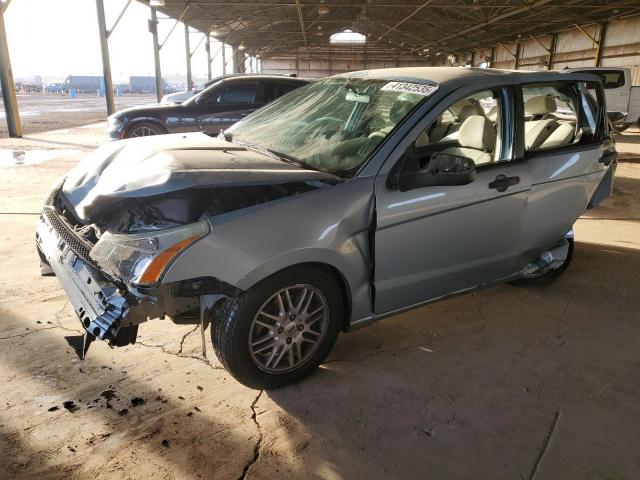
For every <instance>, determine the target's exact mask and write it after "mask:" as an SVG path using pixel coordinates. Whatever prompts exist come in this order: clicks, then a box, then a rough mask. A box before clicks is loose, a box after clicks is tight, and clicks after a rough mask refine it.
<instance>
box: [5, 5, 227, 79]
mask: <svg viewBox="0 0 640 480" xmlns="http://www.w3.org/2000/svg"><path fill="white" fill-rule="evenodd" d="M104 4H105V14H106V18H107V28H111V25H113V22H114V21H115V19H116V17H117V16H118V14H119V13H120V11H121V10H122V8H123V7H124V5H125V4H126V0H104ZM149 16H150V14H149V7H147V6H145V5H142V4H141V3H139V2H137V1H133V2H131V5H129V8H128V9H127V11H126V13H125V14H124V16H123V17H122V19H121V20H120V23H118V26H117V27H116V29H115V31H114V32H113V34H112V35H111V36H110V37H109V54H110V57H111V71H112V76H113V80H114V83H120V82H125V83H126V82H127V81H128V78H129V76H131V75H153V74H154V65H153V43H152V37H151V33H149V31H148V27H147V20H148V19H149ZM159 16H160V17H162V15H160V14H159ZM174 23H175V20H160V22H159V25H158V32H159V37H160V42H162V41H163V40H164V38H165V37H166V35H167V33H168V32H169V30H170V29H171V27H172V25H173V24H174ZM5 27H6V30H7V41H8V43H9V53H10V56H11V66H12V68H13V75H14V77H15V78H19V77H27V76H30V75H40V76H41V77H42V78H43V81H45V82H47V81H61V80H63V79H64V78H65V77H66V76H68V75H70V74H73V75H102V59H101V56H100V40H99V36H98V20H97V11H96V2H95V1H94V0H13V1H12V2H11V4H10V5H9V8H8V9H7V12H6V13H5ZM202 36H203V34H202V33H199V32H198V33H196V32H195V31H193V33H191V36H190V43H191V49H192V50H193V49H194V48H195V47H196V45H197V44H198V42H199V41H200V39H201V38H202ZM219 46H220V44H219V43H218V42H215V41H213V39H212V42H211V55H212V56H214V55H215V54H216V53H218V51H219ZM228 53H229V55H227V59H228V58H230V57H231V55H230V49H229V51H228ZM160 59H161V65H162V75H163V76H164V77H169V78H168V79H171V80H172V78H170V77H173V76H176V75H179V76H181V77H185V76H186V60H185V49H184V26H183V25H182V24H179V25H178V26H177V27H176V29H175V30H174V31H173V33H172V34H171V37H169V40H168V41H167V43H166V45H165V46H164V47H163V48H162V50H161V51H160ZM212 67H213V75H214V76H215V75H216V74H218V75H219V74H222V61H221V55H220V54H218V55H217V58H216V59H215V60H214V62H213V63H212ZM191 68H192V72H193V76H194V80H197V79H200V80H201V79H205V78H206V76H207V60H206V53H205V49H204V43H203V44H201V45H200V46H199V48H198V50H197V51H196V52H195V54H194V55H193V57H192V59H191Z"/></svg>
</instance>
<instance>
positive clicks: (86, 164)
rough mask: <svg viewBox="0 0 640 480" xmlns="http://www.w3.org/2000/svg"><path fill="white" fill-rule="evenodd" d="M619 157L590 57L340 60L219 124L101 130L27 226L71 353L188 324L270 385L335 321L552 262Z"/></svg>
mask: <svg viewBox="0 0 640 480" xmlns="http://www.w3.org/2000/svg"><path fill="white" fill-rule="evenodd" d="M616 163H617V153H616V150H615V145H614V142H613V137H612V134H611V129H610V125H609V123H608V121H607V118H606V107H605V103H604V95H603V89H602V83H601V81H600V80H599V79H598V77H595V76H592V75H588V74H579V73H570V72H568V73H564V72H515V71H500V70H490V69H473V68H471V69H463V68H401V69H384V70H370V71H364V72H353V73H348V74H342V75H337V76H334V77H330V78H327V79H324V80H320V81H318V82H315V83H313V84H309V85H306V86H304V87H302V88H300V89H297V90H295V91H294V92H292V93H290V94H289V95H286V96H284V97H282V98H280V99H278V100H276V101H275V102H273V103H272V104H270V105H268V106H266V107H264V108H262V109H261V110H259V111H257V112H255V113H253V114H252V115H250V116H248V117H246V118H245V119H244V120H242V121H241V122H239V123H237V124H236V125H234V126H233V127H232V128H230V129H228V130H226V131H224V132H222V133H221V134H220V135H219V136H218V137H211V136H208V135H206V134H204V133H193V134H174V135H163V136H158V137H145V138H137V139H131V140H125V141H122V142H113V143H108V144H105V145H103V146H102V147H100V148H98V149H97V150H95V151H94V152H92V153H91V154H90V155H89V156H88V157H87V158H86V159H85V160H83V161H82V162H81V163H80V164H78V165H77V166H76V167H75V168H74V169H73V170H72V171H71V172H70V173H69V174H68V175H67V176H66V177H65V178H64V179H63V180H62V181H61V182H60V183H59V185H57V186H56V187H55V188H54V189H52V191H51V192H50V193H49V194H48V196H47V198H46V200H45V202H44V206H43V210H42V216H41V221H40V224H39V226H38V229H37V235H36V237H37V244H38V250H39V253H40V258H41V260H42V265H43V268H51V269H52V270H53V272H54V273H55V275H56V276H57V277H58V279H59V281H60V283H61V284H62V286H63V287H64V290H65V292H66V294H67V295H68V297H69V299H70V302H71V304H72V305H73V308H74V309H75V312H76V313H77V315H78V318H79V321H80V323H81V324H82V326H83V328H84V330H85V331H86V334H85V353H86V348H87V347H88V345H89V343H90V342H91V341H92V340H94V339H96V338H97V339H100V340H105V341H107V342H109V344H110V345H111V346H122V345H128V344H132V343H135V341H136V337H137V333H138V327H139V325H140V324H141V323H143V322H146V321H148V320H152V319H160V320H155V321H161V320H164V321H173V322H175V323H178V324H184V323H193V324H199V325H200V326H201V332H202V334H203V337H202V338H203V341H204V332H205V330H206V328H208V327H210V332H211V337H212V343H213V346H214V350H215V352H216V354H217V356H218V358H219V360H220V362H221V363H222V365H223V366H224V367H225V368H226V369H227V370H228V371H229V372H230V373H231V374H232V375H233V376H234V377H235V378H236V379H237V380H239V381H240V382H242V383H244V384H245V385H247V386H249V387H253V388H275V387H279V386H282V385H285V384H287V383H290V382H292V381H295V380H297V379H299V378H301V377H303V376H305V375H307V374H309V373H310V372H311V371H313V370H314V369H315V368H316V367H317V366H318V365H319V364H320V363H321V362H322V361H323V360H324V359H325V357H326V356H327V355H328V353H329V351H330V350H331V348H332V346H333V344H334V342H335V341H336V338H337V336H338V334H339V332H341V331H345V332H346V331H351V330H354V329H356V328H358V327H361V326H363V325H367V324H370V323H371V322H374V321H376V320H379V319H382V318H385V317H388V316H390V315H393V314H395V313H398V312H401V311H404V310H407V309H410V308H414V307H417V306H420V305H424V304H426V303H429V302H434V301H437V300H440V299H443V298H447V297H449V296H452V295H459V294H463V293H466V292H471V291H473V290H476V289H479V288H484V287H487V286H490V285H494V284H497V283H502V282H519V283H523V284H544V283H549V282H551V281H553V280H554V279H556V278H557V277H558V276H559V275H561V274H562V272H563V271H565V270H566V268H567V267H568V266H569V264H570V262H571V259H572V255H573V249H574V239H573V231H572V225H573V223H574V222H575V221H576V219H577V218H578V217H579V216H580V215H581V214H582V213H583V212H584V210H585V209H587V208H592V207H594V206H595V205H597V204H598V203H599V202H601V201H602V200H603V199H605V198H607V197H608V196H609V195H610V194H611V191H612V188H613V178H614V172H615V168H616ZM149 328H151V326H149ZM203 348H204V344H203ZM203 353H204V352H203Z"/></svg>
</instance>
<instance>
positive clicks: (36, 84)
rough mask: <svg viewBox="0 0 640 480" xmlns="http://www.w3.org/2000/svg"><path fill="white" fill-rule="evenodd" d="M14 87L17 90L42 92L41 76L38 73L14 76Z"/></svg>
mask: <svg viewBox="0 0 640 480" xmlns="http://www.w3.org/2000/svg"><path fill="white" fill-rule="evenodd" d="M14 87H15V89H16V91H18V92H25V93H33V92H42V77H41V76H40V75H29V76H26V77H16V78H15V79H14Z"/></svg>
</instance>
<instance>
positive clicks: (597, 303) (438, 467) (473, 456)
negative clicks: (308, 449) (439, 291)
mask: <svg viewBox="0 0 640 480" xmlns="http://www.w3.org/2000/svg"><path fill="white" fill-rule="evenodd" d="M638 271H640V250H636V249H628V248H620V247H611V246H607V245H597V244H585V243H577V245H576V254H575V259H574V262H573V264H572V265H571V267H570V268H569V269H568V270H567V272H566V273H565V274H564V275H563V276H562V277H561V278H560V279H559V280H558V281H557V282H556V283H554V284H552V285H550V286H545V287H536V288H534V287H529V288H525V287H515V286H510V285H505V286H500V287H497V288H493V289H490V290H486V291H483V292H481V293H477V294H475V295H471V294H468V295H465V296H461V297H458V298H454V299H450V300H446V301H443V302H440V303H437V304H433V305H431V306H428V307H423V308H419V309H416V310H414V311H412V312H406V313H404V314H401V315H397V316H394V317H391V318H389V319H387V320H384V321H381V322H380V323H376V324H374V325H372V326H371V327H369V328H367V329H362V330H358V331H356V332H353V333H350V334H347V335H342V336H341V338H340V339H339V341H338V344H337V345H336V348H335V349H334V352H333V354H332V355H331V356H330V357H329V359H328V360H327V361H326V362H325V364H324V365H323V366H322V367H321V368H320V369H319V370H318V371H317V373H316V374H314V375H312V376H311V377H310V378H309V379H307V380H304V381H302V382H300V383H298V384H295V385H292V386H289V387H285V388H282V389H278V390H274V391H272V392H269V395H270V397H271V399H272V400H273V401H274V402H276V403H277V404H278V406H279V407H280V408H281V409H283V410H284V411H286V412H287V413H288V414H289V415H291V416H293V417H294V418H295V419H296V420H297V422H298V423H299V424H300V426H299V427H298V428H299V429H301V430H303V431H304V432H306V434H307V435H308V436H309V437H310V438H311V439H313V440H312V441H313V442H314V443H315V448H314V450H313V451H314V452H322V456H321V457H320V458H319V459H318V458H317V457H316V456H315V455H311V454H309V455H308V456H303V460H304V463H305V464H307V465H308V466H309V468H310V469H311V471H315V470H318V469H321V468H322V466H323V464H326V465H331V466H332V467H333V469H334V470H335V471H336V472H339V473H340V476H341V477H342V478H371V477H376V476H389V477H392V478H409V477H414V478H415V477H416V476H419V477H422V476H425V475H426V474H427V472H428V475H429V476H430V477H433V478H496V476H501V475H502V476H504V477H506V478H509V477H510V478H513V477H519V476H523V475H526V476H527V477H528V475H529V473H530V472H531V471H532V468H533V465H534V462H535V458H536V457H535V454H534V453H533V452H536V451H539V450H540V448H541V446H542V445H543V442H544V439H545V437H546V436H548V435H549V427H550V425H551V423H552V422H553V420H554V414H555V413H554V412H557V411H559V410H569V411H570V412H571V415H572V416H573V417H574V418H577V419H582V418H584V419H585V420H584V425H583V424H580V423H578V424H576V423H575V422H569V423H567V424H564V425H563V427H562V428H563V438H564V439H567V438H571V439H574V440H573V444H576V445H579V446H581V448H582V449H583V450H584V451H582V452H580V453H579V454H578V453H576V452H573V451H572V452H571V454H574V453H575V455H578V456H579V457H580V458H581V460H580V461H578V459H577V458H574V460H575V467H567V466H566V465H564V464H563V462H564V460H566V461H567V462H568V463H569V464H570V465H571V459H572V458H573V457H571V454H569V453H567V458H565V459H564V460H563V459H562V458H560V459H555V460H554V459H550V460H547V463H548V465H546V466H545V471H546V472H553V471H554V467H553V466H552V465H554V463H553V462H554V461H556V462H559V463H556V464H555V465H556V466H557V468H558V470H555V471H557V472H559V471H563V470H562V469H565V470H566V469H567V468H569V470H570V471H569V473H568V474H567V475H563V476H564V478H577V477H579V476H580V475H579V472H582V471H584V470H581V468H582V467H585V468H590V467H591V466H594V468H595V466H597V465H598V462H602V461H605V460H602V458H599V459H595V457H594V459H593V461H592V462H591V463H590V461H589V452H592V453H594V454H595V453H596V450H599V448H598V447H597V445H599V444H600V443H601V442H604V443H605V444H606V443H607V442H612V444H611V445H610V446H611V449H610V450H608V451H607V452H606V453H605V454H603V455H604V457H606V461H610V462H612V463H611V464H616V465H621V466H622V465H628V464H629V463H630V462H631V460H629V459H631V458H633V454H632V450H633V449H629V448H627V447H624V445H623V444H624V441H629V440H630V438H632V437H633V435H635V434H634V433H633V432H634V427H633V426H631V425H629V426H625V425H624V423H625V420H624V418H628V417H627V415H631V414H632V412H631V410H633V408H631V410H629V408H630V407H623V406H622V405H621V404H620V403H617V404H618V405H620V407H619V408H618V409H617V410H616V411H615V414H613V413H612V416H614V417H616V418H615V419H611V418H608V415H604V414H603V413H602V412H599V411H598V408H601V407H599V406H598V402H599V400H598V399H597V398H599V397H597V395H596V392H598V391H606V392H608V393H607V395H609V397H608V398H609V399H610V401H612V402H624V401H626V400H624V399H625V398H627V395H635V397H631V398H636V399H637V398H640V386H639V384H635V385H634V386H633V387H631V386H630V385H629V382H630V381H631V382H632V381H633V380H632V379H631V378H630V377H629V376H631V377H635V378H638V377H639V375H637V374H635V373H633V372H632V371H630V370H628V369H627V368H631V367H630V366H631V365H632V364H633V365H635V366H636V367H634V368H637V367H638V366H640V360H639V358H638V356H637V351H636V348H637V345H636V344H637V342H636V341H635V339H637V338H640V325H639V324H638V322H637V312H638V311H640V285H639V284H638V283H637V272H638ZM613 325H615V327H614V328H612V327H613ZM634 352H636V353H634ZM595 359H597V360H595ZM594 362H595V363H594ZM624 365H628V367H625V366H624ZM635 371H637V370H635ZM620 384H624V385H629V388H631V390H630V391H626V392H622V391H619V390H618V392H616V391H615V390H616V388H617V387H616V385H620ZM632 392H633V393H632ZM590 395H594V397H591V398H589V396H590ZM309 399H311V401H309ZM587 419H588V420H587ZM589 423H591V425H590V426H589V427H586V426H585V425H586V424H589ZM608 425H609V426H610V425H615V427H614V428H610V429H608V430H607V428H608ZM581 435H582V437H581ZM603 436H604V437H603ZM605 437H606V438H605ZM569 443H571V442H569ZM613 443H615V444H616V447H617V446H618V445H619V444H621V445H622V446H621V447H620V448H623V449H624V450H625V452H624V453H623V452H615V449H614V447H613ZM556 448H558V447H556ZM566 448H568V447H566ZM578 450H580V448H579V449H578ZM598 453H601V452H598ZM626 454H629V455H630V457H628V458H626V459H625V457H624V455H626ZM582 455H583V456H582ZM505 462H506V463H505ZM581 462H583V464H582V467H580V468H579V467H578V465H580V464H581ZM616 462H617V463H616ZM572 468H573V469H572Z"/></svg>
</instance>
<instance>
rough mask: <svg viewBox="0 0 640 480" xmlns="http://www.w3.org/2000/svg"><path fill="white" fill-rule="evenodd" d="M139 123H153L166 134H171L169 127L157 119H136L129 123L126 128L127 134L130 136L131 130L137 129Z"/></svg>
mask: <svg viewBox="0 0 640 480" xmlns="http://www.w3.org/2000/svg"><path fill="white" fill-rule="evenodd" d="M139 123H152V124H153V125H155V126H156V127H159V128H161V129H162V131H163V132H164V133H165V134H167V133H169V130H167V127H166V126H165V125H164V124H163V123H162V122H161V121H160V120H158V119H157V118H155V117H134V118H132V119H131V120H129V121H128V122H127V126H126V127H125V132H126V134H127V135H128V134H129V131H130V130H131V128H132V127H135V126H136V125H137V124H139Z"/></svg>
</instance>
